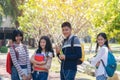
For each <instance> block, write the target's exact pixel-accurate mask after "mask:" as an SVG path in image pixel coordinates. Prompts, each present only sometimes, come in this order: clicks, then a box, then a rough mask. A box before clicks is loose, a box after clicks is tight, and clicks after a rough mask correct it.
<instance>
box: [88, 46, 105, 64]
mask: <svg viewBox="0 0 120 80" xmlns="http://www.w3.org/2000/svg"><path fill="white" fill-rule="evenodd" d="M105 53H106V49H105V48H104V47H103V48H101V49H100V51H99V52H98V53H97V55H96V56H95V57H93V58H92V59H91V60H90V62H91V64H92V65H93V66H96V64H97V62H99V61H100V60H101V58H102V56H104V54H105Z"/></svg>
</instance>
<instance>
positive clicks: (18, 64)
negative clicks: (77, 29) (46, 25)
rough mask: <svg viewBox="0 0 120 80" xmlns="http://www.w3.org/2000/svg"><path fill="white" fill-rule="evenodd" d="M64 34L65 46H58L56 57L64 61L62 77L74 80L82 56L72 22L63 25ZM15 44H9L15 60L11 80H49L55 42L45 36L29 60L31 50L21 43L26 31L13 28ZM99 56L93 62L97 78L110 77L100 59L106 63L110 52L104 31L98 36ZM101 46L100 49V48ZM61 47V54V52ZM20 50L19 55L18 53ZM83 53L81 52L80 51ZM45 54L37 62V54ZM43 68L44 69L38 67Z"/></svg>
mask: <svg viewBox="0 0 120 80" xmlns="http://www.w3.org/2000/svg"><path fill="white" fill-rule="evenodd" d="M61 29H62V33H63V35H64V37H65V39H64V40H63V41H62V46H61V47H60V46H56V48H55V50H56V54H57V57H58V58H59V59H60V60H61V69H60V80H75V76H76V72H77V61H78V59H80V58H81V57H82V50H81V46H80V41H79V38H78V37H77V36H74V35H72V27H71V24H70V23H69V22H64V23H63V24H62V25H61ZM73 37H74V42H73V43H74V46H73V49H74V51H73V49H71V41H72V38H73ZM12 41H13V44H12V45H11V46H10V55H11V59H12V62H13V65H12V68H11V71H12V72H11V80H31V79H33V80H48V75H49V69H50V67H51V63H52V58H53V57H54V51H53V48H52V43H51V41H50V39H49V37H47V36H42V37H41V38H40V40H39V42H38V48H37V49H36V51H35V52H34V54H33V55H32V57H31V58H30V59H29V51H28V49H27V47H26V46H25V45H24V44H23V43H22V41H23V32H22V31H20V30H14V31H13V39H12ZM96 41H97V47H96V52H97V55H96V56H95V57H94V58H93V59H91V61H90V62H91V64H92V65H94V66H95V67H96V71H95V74H96V80H107V77H108V76H107V74H106V72H105V69H104V66H103V65H102V63H101V61H100V60H101V59H102V60H103V61H104V63H105V65H107V57H108V56H107V54H108V51H109V50H110V47H109V45H108V39H107V36H106V34H105V33H100V34H98V36H97V39H96ZM99 47H100V49H99V50H98V48H99ZM61 50H62V53H61ZM16 53H17V55H16ZM80 53H81V54H80ZM37 54H38V55H39V54H40V55H41V54H42V55H43V56H44V60H43V61H37V60H36V59H35V56H36V55H37ZM35 67H37V68H41V69H35Z"/></svg>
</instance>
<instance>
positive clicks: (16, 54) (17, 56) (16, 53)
mask: <svg viewBox="0 0 120 80" xmlns="http://www.w3.org/2000/svg"><path fill="white" fill-rule="evenodd" d="M12 47H13V50H14V51H15V56H16V58H17V60H18V58H19V54H18V52H17V51H16V50H15V45H12Z"/></svg>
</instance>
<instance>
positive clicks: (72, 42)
mask: <svg viewBox="0 0 120 80" xmlns="http://www.w3.org/2000/svg"><path fill="white" fill-rule="evenodd" d="M75 37H76V36H73V37H72V39H71V49H72V52H73V53H74V48H73V47H74V39H75Z"/></svg>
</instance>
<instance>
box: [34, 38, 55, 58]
mask: <svg viewBox="0 0 120 80" xmlns="http://www.w3.org/2000/svg"><path fill="white" fill-rule="evenodd" d="M42 39H44V40H45V41H46V46H45V51H46V52H52V53H53V57H54V51H53V48H52V43H51V41H50V39H49V37H48V36H42V37H41V38H40V40H39V42H38V49H37V51H36V53H41V51H42V48H41V46H40V41H41V40H42Z"/></svg>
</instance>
